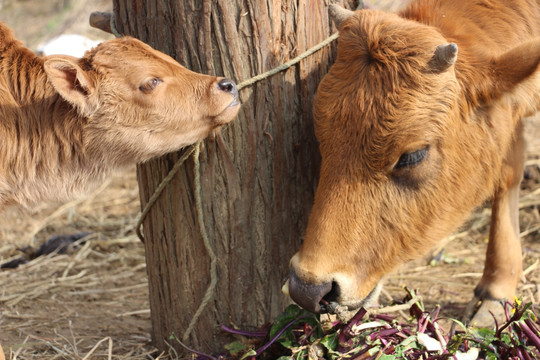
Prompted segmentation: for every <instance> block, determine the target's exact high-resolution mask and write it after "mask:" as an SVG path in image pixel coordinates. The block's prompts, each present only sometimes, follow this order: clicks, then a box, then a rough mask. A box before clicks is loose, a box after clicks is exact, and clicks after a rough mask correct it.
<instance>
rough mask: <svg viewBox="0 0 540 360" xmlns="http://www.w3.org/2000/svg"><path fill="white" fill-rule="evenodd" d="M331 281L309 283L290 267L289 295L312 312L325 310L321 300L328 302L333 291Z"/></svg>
mask: <svg viewBox="0 0 540 360" xmlns="http://www.w3.org/2000/svg"><path fill="white" fill-rule="evenodd" d="M334 287H335V286H334V283H333V282H332V281H330V282H327V283H323V284H310V283H307V282H304V281H303V280H302V279H300V278H299V277H298V275H297V274H296V272H295V271H294V269H293V268H291V272H290V277H289V295H290V297H291V298H292V299H293V300H294V301H295V302H296V303H297V304H298V305H300V306H301V307H303V308H304V309H306V310H309V311H311V312H314V313H321V312H326V309H325V306H324V305H323V304H322V302H327V301H328V302H329V301H332V299H329V298H328V297H329V296H331V295H332V294H333V293H334V292H335V289H334Z"/></svg>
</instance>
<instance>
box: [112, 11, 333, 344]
mask: <svg viewBox="0 0 540 360" xmlns="http://www.w3.org/2000/svg"><path fill="white" fill-rule="evenodd" d="M113 3H114V13H115V16H116V24H117V28H118V30H119V32H120V33H122V34H126V35H132V36H135V37H137V38H139V39H141V40H143V41H145V42H147V43H148V44H150V45H151V46H153V47H154V48H156V49H158V50H161V51H163V52H165V53H168V54H169V55H171V56H172V57H174V58H176V59H177V60H178V61H179V62H180V63H181V64H183V65H184V66H186V67H188V68H190V69H192V70H194V71H197V72H202V73H208V74H215V75H221V76H225V77H228V78H231V79H234V80H236V81H237V82H241V81H243V80H246V79H248V78H250V77H252V76H254V75H257V74H260V73H262V72H264V71H266V70H269V69H272V68H274V67H276V66H277V65H280V64H282V63H284V62H286V61H288V60H290V59H291V58H293V57H295V56H296V55H298V54H300V53H301V52H303V51H304V50H306V49H308V48H310V47H311V46H313V45H315V44H317V43H319V42H320V41H322V40H324V39H325V38H327V37H328V36H329V35H330V34H331V33H332V31H335V30H334V29H331V27H330V21H329V19H328V14H327V6H328V4H327V3H326V2H325V1H320V0H317V1H312V0H296V1H291V0H284V1H281V0H279V1H278V0H177V1H173V0H171V1H162V0H145V1H144V0H139V1H135V0H113ZM331 49H332V48H331V47H327V48H325V49H323V50H321V51H319V52H318V53H316V54H314V55H312V56H310V57H309V58H307V59H306V60H303V61H302V62H301V63H300V64H299V65H297V66H295V67H293V68H291V69H289V70H288V71H285V72H282V73H280V74H278V75H275V76H273V77H271V78H270V79H268V80H265V81H261V82H259V83H257V84H256V85H254V86H251V87H248V88H245V89H243V90H241V91H240V99H241V101H242V103H243V106H242V109H241V110H240V114H239V116H238V119H236V120H235V121H234V123H233V124H231V125H229V126H227V127H226V128H225V129H222V130H221V134H218V135H217V136H216V137H214V138H212V139H208V140H207V141H206V142H205V144H204V146H203V147H202V148H201V154H200V174H201V192H202V203H203V210H204V222H205V228H206V231H207V233H208V236H209V238H210V240H211V242H212V246H213V249H214V252H215V253H216V255H217V258H218V263H217V274H218V279H217V281H218V282H217V286H216V288H215V292H214V296H213V297H212V300H211V302H210V303H209V304H208V306H206V308H205V309H204V311H203V313H202V315H201V316H200V318H199V319H198V321H197V325H196V327H195V328H194V331H193V333H192V334H191V336H190V337H189V339H188V340H187V343H188V345H189V346H191V347H193V348H196V349H198V350H203V351H218V350H220V346H221V345H222V343H223V341H224V339H223V336H222V335H220V334H219V332H218V330H217V329H218V326H219V324H230V323H233V324H235V325H238V326H241V327H243V328H249V327H257V326H260V325H262V324H263V323H264V322H265V321H269V320H271V318H272V317H274V316H275V315H276V314H278V313H279V312H281V311H282V310H283V308H284V305H285V304H286V302H287V301H288V300H287V299H286V298H285V297H284V296H283V295H282V294H281V285H282V283H283V280H284V279H285V278H286V277H287V275H288V262H289V259H290V257H291V255H292V254H293V253H294V251H295V250H296V249H297V248H298V247H299V245H300V242H301V238H302V236H303V233H304V229H305V226H306V222H307V218H308V215H309V210H310V207H311V204H312V200H313V194H314V189H315V184H316V179H317V176H318V165H319V155H318V149H317V143H316V140H315V137H314V134H313V125H312V117H311V105H312V97H313V95H314V93H315V90H316V87H317V84H318V83H319V81H320V79H321V77H322V76H323V75H324V74H325V73H326V71H327V70H328V61H329V54H330V53H331ZM178 157H179V154H170V155H168V156H165V157H163V158H160V159H156V160H153V161H150V162H148V163H146V164H142V165H140V166H139V168H138V170H139V185H140V195H141V202H142V204H143V206H144V204H145V203H146V202H147V201H148V199H149V198H150V196H151V195H152V193H153V192H154V189H155V188H156V187H157V186H158V184H159V183H160V182H161V180H162V179H163V177H165V175H166V174H167V173H168V171H169V169H170V168H171V167H172V166H173V164H174V163H175V161H176V160H177V159H178ZM193 164H194V163H193V159H189V160H188V161H187V162H186V164H185V166H184V167H183V168H182V169H181V170H180V171H179V172H178V174H177V175H176V177H175V178H174V180H173V181H172V182H171V183H170V184H169V186H168V187H167V188H166V190H165V191H164V193H163V194H162V196H161V197H160V199H159V201H158V202H157V203H156V204H155V206H154V207H153V209H152V211H151V212H150V214H149V216H148V217H147V218H146V220H145V222H144V235H145V238H146V243H145V246H146V252H147V269H148V277H149V282H150V306H151V312H152V327H153V340H154V343H155V345H157V346H158V347H159V348H161V349H166V348H167V345H166V344H165V341H166V340H167V339H168V338H169V336H170V335H171V334H172V333H174V334H175V336H176V337H178V338H182V336H183V335H184V331H185V330H186V328H187V326H188V325H189V323H190V321H191V320H192V318H193V316H194V314H195V312H196V311H197V309H198V307H199V305H200V303H201V300H202V298H203V296H204V293H205V291H206V289H207V287H208V285H209V283H210V280H211V279H210V271H209V269H210V259H209V257H208V254H207V251H206V250H205V247H204V244H203V241H202V239H201V234H200V230H199V224H198V220H197V216H196V211H195V206H194V196H193V193H194V181H193V179H194V168H193ZM167 341H168V340H167ZM172 343H174V342H172ZM175 347H176V348H179V346H177V345H175Z"/></svg>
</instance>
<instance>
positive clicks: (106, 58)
mask: <svg viewBox="0 0 540 360" xmlns="http://www.w3.org/2000/svg"><path fill="white" fill-rule="evenodd" d="M84 59H85V60H86V61H87V63H88V64H89V65H90V66H91V67H92V68H94V69H96V70H102V71H104V72H107V70H111V69H114V70H115V71H120V72H127V73H130V72H133V70H134V68H136V69H137V68H138V69H140V70H146V71H159V70H163V71H171V70H172V69H173V68H174V67H179V64H178V63H177V62H176V61H174V60H173V59H172V58H171V57H169V56H167V55H165V54H163V53H161V52H159V51H156V50H154V49H152V48H151V47H150V46H148V45H147V44H144V43H143V42H141V41H139V40H137V39H134V38H130V37H124V38H120V39H114V40H110V41H107V42H104V43H102V44H100V45H98V46H97V47H96V48H94V49H93V50H92V51H90V52H89V53H87V54H86V56H85V58H84Z"/></svg>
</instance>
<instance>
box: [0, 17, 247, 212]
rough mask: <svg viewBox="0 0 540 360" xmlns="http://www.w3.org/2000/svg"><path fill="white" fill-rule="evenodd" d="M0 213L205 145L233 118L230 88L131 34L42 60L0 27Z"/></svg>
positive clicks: (233, 98) (74, 193) (84, 188)
mask: <svg viewBox="0 0 540 360" xmlns="http://www.w3.org/2000/svg"><path fill="white" fill-rule="evenodd" d="M0 54H1V57H0V119H1V120H0V139H2V140H1V141H0V154H1V156H0V207H3V206H6V205H10V204H20V205H23V206H28V205H31V204H32V203H35V202H37V201H39V200H67V199H70V198H73V197H74V196H77V194H79V193H82V192H85V191H88V190H89V189H91V188H92V187H93V186H96V185H98V184H99V183H100V182H102V181H103V180H104V179H105V178H106V177H107V176H108V175H109V174H110V172H111V170H113V169H114V168H118V167H124V166H126V165H129V164H133V163H136V162H143V161H145V160H148V159H150V158H152V157H155V156H160V155H163V154H166V153H168V152H172V151H175V150H178V149H180V148H182V147H184V146H187V145H190V144H193V143H195V142H197V141H199V140H202V139H203V138H205V137H206V136H207V135H208V134H209V133H210V132H211V131H212V130H214V129H216V128H218V127H220V126H222V125H223V124H226V123H228V122H230V121H231V120H232V119H233V118H234V117H235V116H236V114H237V113H238V110H239V102H238V91H237V88H236V85H235V84H234V82H232V81H231V80H228V79H223V78H218V77H214V76H207V75H201V74H197V73H194V72H192V71H189V70H187V69H186V68H184V67H182V66H181V65H180V64H178V63H177V62H176V61H174V60H173V59H172V58H171V57H169V56H167V55H165V54H163V53H161V52H159V51H156V50H154V49H152V48H151V47H150V46H148V45H146V44H144V43H142V42H141V41H139V40H136V39H134V38H130V37H124V38H120V39H114V40H109V41H105V42H103V43H101V44H100V45H98V46H97V47H96V48H94V49H92V50H90V51H88V52H87V53H86V54H85V55H84V56H83V57H82V58H80V59H78V58H75V57H71V56H66V55H55V56H49V57H45V58H40V57H38V56H36V55H35V54H34V53H33V52H32V51H30V50H29V49H27V48H25V47H24V46H23V44H22V43H21V42H20V41H18V40H17V39H15V37H14V36H13V32H12V31H11V30H10V29H9V28H8V27H7V26H6V25H5V24H2V23H0Z"/></svg>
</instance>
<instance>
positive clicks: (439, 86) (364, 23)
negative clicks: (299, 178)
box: [314, 11, 456, 168]
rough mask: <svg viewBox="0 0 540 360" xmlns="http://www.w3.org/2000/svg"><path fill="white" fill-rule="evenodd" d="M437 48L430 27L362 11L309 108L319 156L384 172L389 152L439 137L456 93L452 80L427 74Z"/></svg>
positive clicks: (343, 34) (343, 35) (347, 28)
mask: <svg viewBox="0 0 540 360" xmlns="http://www.w3.org/2000/svg"><path fill="white" fill-rule="evenodd" d="M442 43H445V40H444V38H442V36H441V35H440V34H438V33H437V31H435V30H434V29H433V28H429V27H427V26H423V25H420V24H418V23H416V22H412V21H408V20H404V19H402V18H399V17H398V16H396V15H392V14H385V13H380V12H378V11H361V12H357V13H356V15H355V16H353V17H351V18H350V19H349V20H347V21H346V22H345V24H344V25H343V27H342V28H341V30H340V38H339V45H338V57H337V60H336V62H335V64H334V65H333V66H332V68H331V70H330V72H329V73H328V75H327V76H326V77H325V78H324V79H323V81H322V82H321V84H320V86H319V89H318V93H317V98H316V100H315V105H314V114H315V118H316V131H317V136H318V138H319V140H320V142H321V151H322V152H323V156H324V155H325V151H326V150H327V151H328V153H329V154H332V153H336V156H343V152H345V154H351V153H354V154H355V155H356V158H357V159H358V161H360V162H362V163H364V164H365V165H366V166H373V167H375V168H381V167H386V166H388V163H389V162H392V161H393V160H394V159H392V152H393V151H395V152H400V151H403V147H404V146H406V144H407V143H409V142H411V141H419V140H421V139H426V138H428V139H429V138H433V137H434V136H436V133H437V129H438V128H439V127H440V123H438V121H440V120H441V119H442V117H443V116H441V114H446V113H447V112H448V111H449V107H450V106H451V104H452V99H453V98H454V96H455V93H456V89H455V86H456V83H455V82H453V81H451V78H449V77H448V76H446V77H445V76H440V75H438V74H437V75H435V74H432V73H430V72H429V71H428V70H427V65H428V63H429V61H430V60H431V58H432V56H433V54H434V50H435V48H436V47H437V45H440V44H442ZM336 141H338V142H339V147H336V146H335V145H336ZM337 153H340V154H339V155H338V154H337ZM329 156H331V155H329ZM366 160H369V161H366Z"/></svg>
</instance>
